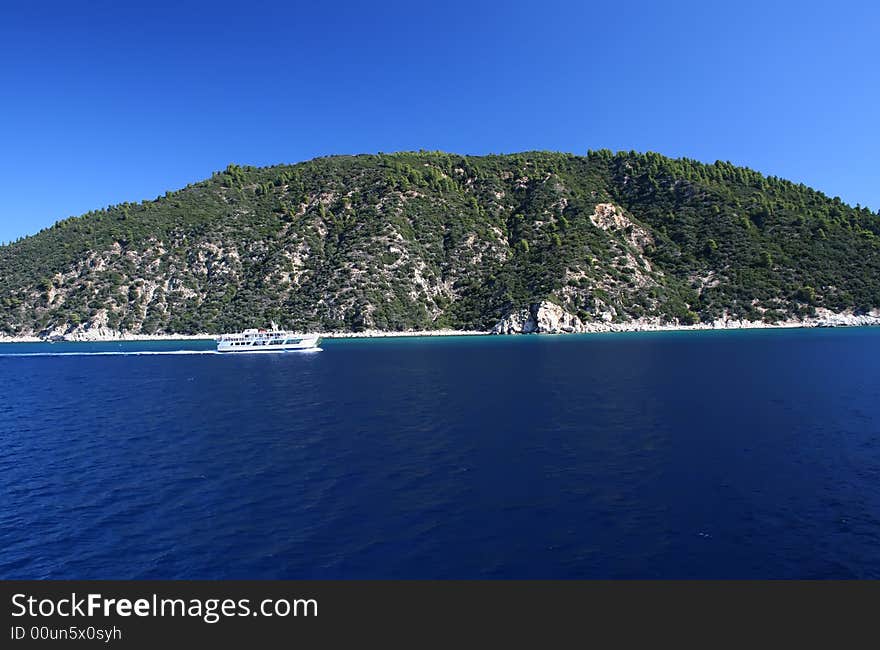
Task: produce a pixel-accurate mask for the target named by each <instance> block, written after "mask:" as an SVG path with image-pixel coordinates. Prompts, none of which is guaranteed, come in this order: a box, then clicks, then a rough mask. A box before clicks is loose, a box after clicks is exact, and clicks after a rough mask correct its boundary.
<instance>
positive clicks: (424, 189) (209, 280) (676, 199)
mask: <svg viewBox="0 0 880 650" xmlns="http://www.w3.org/2000/svg"><path fill="white" fill-rule="evenodd" d="M541 301H550V302H553V303H556V304H557V305H559V306H561V307H562V308H563V309H565V310H566V311H567V312H569V313H571V314H574V315H577V316H578V318H580V320H581V321H583V322H590V321H593V320H598V319H605V320H609V319H610V320H611V321H614V322H622V321H628V320H632V319H638V318H651V317H656V318H659V319H662V320H663V321H667V322H670V323H693V322H697V321H700V320H705V321H709V320H714V319H716V318H719V317H722V316H725V315H726V316H728V317H730V318H745V319H750V320H761V319H763V320H766V321H776V320H780V319H783V318H790V317H804V316H807V315H809V314H811V313H814V311H815V309H816V308H819V307H825V308H828V309H830V310H832V311H836V312H840V311H844V310H854V311H856V313H858V312H864V311H867V310H870V309H872V308H877V307H880V216H878V215H877V214H875V213H872V212H870V211H869V210H867V209H863V208H858V207H855V208H854V207H851V206H848V205H846V204H844V203H842V202H841V201H840V200H839V199H836V198H835V199H831V198H828V197H827V196H825V195H823V194H822V193H820V192H817V191H814V190H812V189H810V188H808V187H805V186H804V185H797V184H794V183H791V182H789V181H785V180H782V179H778V178H774V177H765V176H762V175H761V174H759V173H757V172H754V171H752V170H749V169H745V168H742V167H736V166H734V165H731V164H729V163H722V162H717V163H715V164H712V165H705V164H701V163H698V162H695V161H692V160H687V159H683V160H672V159H669V158H665V157H663V156H660V155H658V154H654V153H648V154H637V153H633V152H631V153H618V154H612V153H611V152H609V151H597V152H590V153H589V154H588V155H586V156H574V155H567V154H559V153H547V152H529V153H521V154H513V155H497V156H496V155H492V156H480V157H474V156H459V155H454V154H446V153H428V152H419V153H398V154H390V155H383V154H379V155H361V156H338V157H329V158H320V159H316V160H312V161H309V162H305V163H301V164H297V165H290V166H277V167H268V168H253V167H238V166H235V165H230V166H229V167H228V168H227V169H226V170H225V171H223V172H218V173H215V174H214V175H213V176H212V177H211V178H210V179H208V180H206V181H204V182H201V183H197V184H195V185H191V186H188V187H186V188H185V189H182V190H179V191H175V192H168V193H166V194H165V195H164V196H162V197H159V198H157V199H156V200H154V201H145V202H143V203H137V204H128V203H126V204H121V205H116V206H112V207H110V208H107V209H105V210H100V211H95V212H90V213H88V214H85V215H83V216H81V217H76V218H71V219H67V220H64V221H61V222H59V223H57V224H55V226H53V227H51V228H48V229H46V230H44V231H42V232H40V233H38V234H37V235H34V236H33V237H29V238H26V239H23V240H21V241H18V242H15V243H13V244H11V245H8V246H4V247H0V332H2V333H6V334H10V335H16V334H18V335H23V334H40V333H47V332H50V331H58V330H59V329H64V328H70V327H80V328H83V327H106V328H109V329H112V330H121V331H125V332H131V333H178V334H188V333H201V332H210V333H217V332H222V331H231V330H239V329H241V328H243V327H250V326H254V325H264V324H268V323H269V321H271V320H274V321H276V322H277V323H279V324H280V325H283V326H285V327H290V328H296V329H307V330H322V331H328V330H354V331H358V330H363V329H366V328H377V329H387V330H403V329H410V328H414V329H437V328H446V327H450V328H460V329H488V328H491V327H492V326H493V325H494V324H495V323H496V322H497V321H498V320H499V319H500V318H501V317H502V316H505V315H506V314H508V313H511V312H512V311H515V310H520V309H523V308H525V307H527V306H528V305H529V304H532V303H536V302H541Z"/></svg>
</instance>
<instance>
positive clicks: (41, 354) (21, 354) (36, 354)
mask: <svg viewBox="0 0 880 650" xmlns="http://www.w3.org/2000/svg"><path fill="white" fill-rule="evenodd" d="M311 352H323V350H322V348H308V349H305V350H278V351H277V352H276V351H273V352H271V353H266V352H254V353H248V352H236V353H235V354H229V353H223V352H217V350H138V351H134V350H133V351H130V352H124V351H117V350H111V351H105V352H85V351H83V352H0V358H9V357H144V356H175V355H189V354H213V355H215V356H222V357H231V356H235V357H237V356H240V355H243V354H247V355H248V356H254V355H256V354H263V355H268V356H273V357H277V356H282V355H285V354H308V353H311Z"/></svg>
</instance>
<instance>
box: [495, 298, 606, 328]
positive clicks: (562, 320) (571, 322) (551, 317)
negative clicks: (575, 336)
mask: <svg viewBox="0 0 880 650" xmlns="http://www.w3.org/2000/svg"><path fill="white" fill-rule="evenodd" d="M586 331H589V330H587V328H586V327H585V326H584V324H583V323H582V322H581V319H580V318H578V317H577V316H575V315H574V314H571V313H569V312H567V311H565V310H564V309H563V308H562V307H560V306H559V305H557V304H555V303H552V302H549V301H547V300H545V301H543V302H539V303H532V304H531V305H529V306H528V308H527V309H520V310H519V311H515V312H512V313H510V314H508V315H507V316H505V317H504V318H502V319H501V320H500V321H498V323H496V324H495V327H493V328H492V333H493V334H532V333H535V334H562V333H574V332H586Z"/></svg>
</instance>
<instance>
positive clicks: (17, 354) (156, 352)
mask: <svg viewBox="0 0 880 650" xmlns="http://www.w3.org/2000/svg"><path fill="white" fill-rule="evenodd" d="M177 354H218V355H219V354H220V353H219V352H217V351H216V350H139V351H131V352H122V351H110V352H3V353H0V357H138V356H152V355H177Z"/></svg>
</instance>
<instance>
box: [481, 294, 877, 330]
mask: <svg viewBox="0 0 880 650" xmlns="http://www.w3.org/2000/svg"><path fill="white" fill-rule="evenodd" d="M612 319H613V316H612V315H611V314H603V315H601V317H600V319H599V320H597V321H588V322H583V321H581V319H580V318H578V317H577V316H576V315H574V314H571V313H569V312H567V311H565V310H564V309H563V308H562V307H560V306H559V305H557V304H555V303H552V302H549V301H544V302H540V303H533V304H531V305H529V306H528V307H527V308H523V309H521V310H519V311H516V312H512V313H510V314H509V315H507V316H505V317H504V318H502V319H501V320H500V321H498V323H497V324H496V325H495V327H493V328H492V333H493V334H587V333H592V332H653V331H667V330H716V329H772V328H791V327H864V326H870V325H880V310H878V309H875V310H873V311H871V312H870V313H867V314H854V313H853V312H843V313H835V312H832V311H830V310H828V309H821V308H820V309H817V310H816V316H815V317H812V318H805V319H787V320H781V321H776V322H773V323H768V322H765V321H750V320H741V319H734V318H730V317H725V318H719V319H717V320H714V321H711V322H708V323H696V324H693V325H684V324H680V323H668V322H662V321H660V319H658V318H640V319H636V320H630V321H626V322H614V321H613V320H612Z"/></svg>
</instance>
